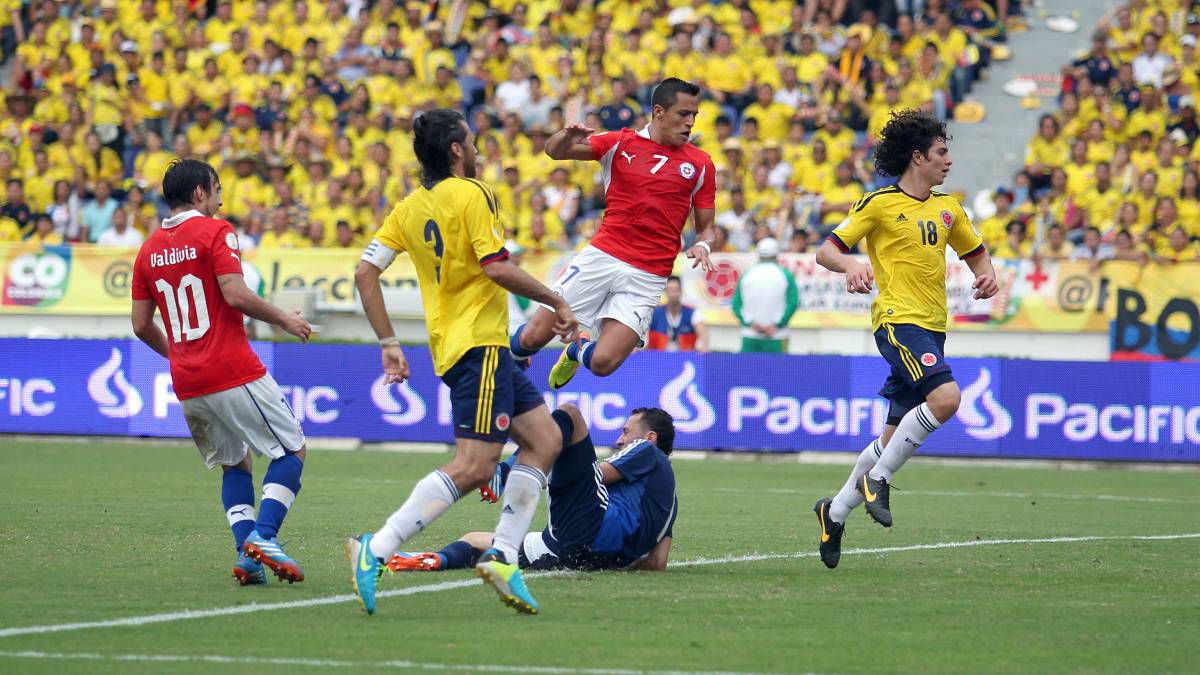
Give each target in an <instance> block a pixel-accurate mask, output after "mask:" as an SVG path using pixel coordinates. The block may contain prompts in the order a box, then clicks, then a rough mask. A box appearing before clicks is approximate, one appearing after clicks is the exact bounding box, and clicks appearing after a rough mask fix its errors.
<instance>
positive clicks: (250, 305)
mask: <svg viewBox="0 0 1200 675" xmlns="http://www.w3.org/2000/svg"><path fill="white" fill-rule="evenodd" d="M217 282H218V283H220V285H221V295H222V296H224V297H225V302H228V303H229V305H230V306H231V307H233V308H234V309H236V310H237V311H239V312H241V313H242V314H245V315H246V316H248V317H250V318H251V319H258V320H259V321H263V322H266V323H269V324H271V325H274V326H282V325H283V324H284V323H285V321H286V312H284V311H283V310H282V309H279V308H278V307H276V306H275V305H272V304H271V303H269V302H267V301H266V300H263V299H262V298H260V297H258V294H257V293H255V292H254V291H252V290H250V289H249V288H248V287H247V286H246V281H245V280H244V279H243V278H242V275H240V274H222V275H221V276H219V277H217Z"/></svg>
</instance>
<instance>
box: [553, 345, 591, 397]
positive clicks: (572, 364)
mask: <svg viewBox="0 0 1200 675" xmlns="http://www.w3.org/2000/svg"><path fill="white" fill-rule="evenodd" d="M579 339H580V340H581V341H582V340H586V339H588V335H587V333H580V334H579ZM570 348H571V345H567V346H566V347H563V350H562V354H559V355H558V362H557V363H555V364H554V367H553V368H551V369H550V388H551V389H554V390H555V391H557V390H559V389H562V388H563V387H565V386H567V383H568V382H570V381H571V378H573V377H575V372H576V371H577V370H579V362H578V361H576V360H574V359H572V358H571V357H569V356H567V350H568V349H570Z"/></svg>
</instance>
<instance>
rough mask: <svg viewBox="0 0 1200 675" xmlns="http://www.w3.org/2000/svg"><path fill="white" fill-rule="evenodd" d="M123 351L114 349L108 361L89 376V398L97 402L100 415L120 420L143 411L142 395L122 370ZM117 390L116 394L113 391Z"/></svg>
mask: <svg viewBox="0 0 1200 675" xmlns="http://www.w3.org/2000/svg"><path fill="white" fill-rule="evenodd" d="M121 361H122V356H121V350H119V349H117V348H116V347H113V348H112V352H111V353H110V355H109V357H108V360H107V361H105V362H104V363H103V364H101V366H100V367H99V368H97V369H95V370H93V371H92V374H91V375H90V376H88V380H87V391H88V396H91V397H92V400H93V401H95V402H96V404H97V406H98V407H99V409H100V414H101V415H104V416H105V417H114V418H118V419H122V418H127V417H133V416H134V415H137V414H138V413H139V412H141V411H142V395H141V394H140V393H138V390H137V388H135V387H134V386H133V385H131V384H129V379H128V378H127V377H126V376H125V370H124V369H123V368H121ZM114 388H115V389H116V391H115V392H114V391H113V389H114Z"/></svg>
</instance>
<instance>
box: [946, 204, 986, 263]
mask: <svg viewBox="0 0 1200 675" xmlns="http://www.w3.org/2000/svg"><path fill="white" fill-rule="evenodd" d="M953 201H954V208H952V209H951V213H953V214H954V225H952V226H951V227H950V248H953V249H954V252H955V253H957V254H958V257H959V258H969V257H971V256H974V255H978V254H980V253H983V250H984V248H983V237H981V236H980V235H979V230H976V229H975V225H973V224H972V223H971V217H970V216H968V215H967V212H966V211H964V210H963V207H962V204H960V203H959V202H958V200H957V199H955V200H953Z"/></svg>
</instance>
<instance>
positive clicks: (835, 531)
mask: <svg viewBox="0 0 1200 675" xmlns="http://www.w3.org/2000/svg"><path fill="white" fill-rule="evenodd" d="M831 503H832V502H830V501H829V498H828V497H823V498H822V499H820V500H819V501H818V502H817V505H816V506H814V507H813V512H815V513H816V514H817V522H818V523H820V524H821V539H820V542H821V544H820V551H821V562H823V563H825V566H826V567H828V568H829V569H833V568H835V567H837V566H838V561H839V560H841V559H842V535H843V534H845V533H846V524H845V523H835V522H833V521H832V520H830V519H829V505H830V504H831Z"/></svg>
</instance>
